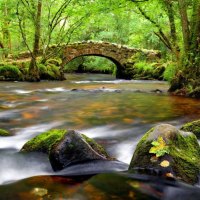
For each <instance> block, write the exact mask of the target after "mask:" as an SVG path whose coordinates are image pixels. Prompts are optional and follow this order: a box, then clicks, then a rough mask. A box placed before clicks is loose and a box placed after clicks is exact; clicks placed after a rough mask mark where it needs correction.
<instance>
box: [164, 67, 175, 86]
mask: <svg viewBox="0 0 200 200" xmlns="http://www.w3.org/2000/svg"><path fill="white" fill-rule="evenodd" d="M176 68H177V67H176V64H175V63H168V64H167V66H166V69H165V72H164V80H166V81H169V82H171V80H172V79H173V78H174V76H175V74H176Z"/></svg>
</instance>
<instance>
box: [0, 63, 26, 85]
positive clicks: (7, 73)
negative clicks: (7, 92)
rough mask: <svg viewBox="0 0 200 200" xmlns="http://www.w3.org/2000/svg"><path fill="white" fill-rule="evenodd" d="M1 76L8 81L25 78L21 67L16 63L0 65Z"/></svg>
mask: <svg viewBox="0 0 200 200" xmlns="http://www.w3.org/2000/svg"><path fill="white" fill-rule="evenodd" d="M0 77H2V78H1V80H8V81H22V80H23V79H24V78H23V75H22V73H21V72H20V70H19V68H18V67H17V66H14V65H4V66H0Z"/></svg>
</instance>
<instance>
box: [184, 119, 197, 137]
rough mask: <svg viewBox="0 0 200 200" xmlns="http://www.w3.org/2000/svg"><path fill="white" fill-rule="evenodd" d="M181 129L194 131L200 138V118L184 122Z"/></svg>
mask: <svg viewBox="0 0 200 200" xmlns="http://www.w3.org/2000/svg"><path fill="white" fill-rule="evenodd" d="M181 130H183V131H188V132H192V133H194V134H195V135H196V137H197V138H198V139H200V120H196V121H193V122H189V123H186V124H184V125H183V126H182V127H181Z"/></svg>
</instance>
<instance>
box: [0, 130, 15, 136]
mask: <svg viewBox="0 0 200 200" xmlns="http://www.w3.org/2000/svg"><path fill="white" fill-rule="evenodd" d="M0 136H3V137H7V136H12V135H11V133H10V132H8V131H7V130H4V129H0Z"/></svg>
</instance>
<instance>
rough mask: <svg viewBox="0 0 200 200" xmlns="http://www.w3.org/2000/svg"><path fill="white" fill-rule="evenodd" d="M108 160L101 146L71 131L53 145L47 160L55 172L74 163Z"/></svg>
mask: <svg viewBox="0 0 200 200" xmlns="http://www.w3.org/2000/svg"><path fill="white" fill-rule="evenodd" d="M110 159H111V158H110V157H109V156H108V154H107V153H106V151H105V150H104V148H103V147H102V146H100V145H99V144H97V143H96V142H95V141H94V140H93V139H90V138H88V137H87V136H85V135H83V134H80V133H78V132H76V131H73V130H70V131H68V132H67V134H65V136H64V138H63V139H62V140H60V141H59V142H58V143H55V144H54V145H53V146H52V148H51V151H50V153H49V160H50V163H51V165H52V168H53V169H54V170H55V171H58V170H61V169H64V168H65V167H67V166H69V165H72V164H76V163H83V162H87V161H93V160H110Z"/></svg>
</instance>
